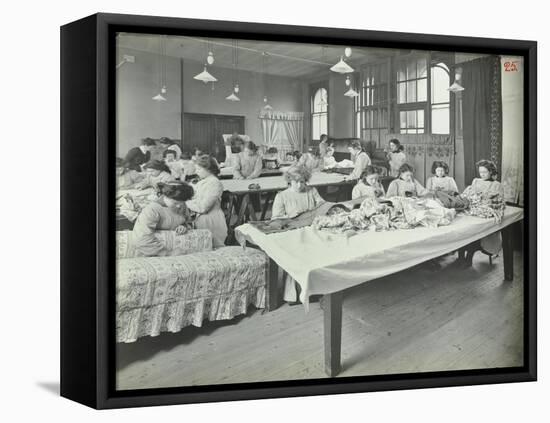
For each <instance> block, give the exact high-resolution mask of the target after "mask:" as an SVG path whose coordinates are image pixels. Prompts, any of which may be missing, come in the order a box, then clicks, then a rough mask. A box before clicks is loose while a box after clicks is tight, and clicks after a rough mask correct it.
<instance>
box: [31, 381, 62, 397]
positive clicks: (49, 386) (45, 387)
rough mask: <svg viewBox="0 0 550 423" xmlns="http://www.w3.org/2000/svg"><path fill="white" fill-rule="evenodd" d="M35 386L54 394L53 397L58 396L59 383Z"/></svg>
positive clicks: (41, 383) (38, 383)
mask: <svg viewBox="0 0 550 423" xmlns="http://www.w3.org/2000/svg"><path fill="white" fill-rule="evenodd" d="M36 386H38V387H40V388H42V389H43V390H44V391H47V392H49V393H50V394H54V395H55V396H59V395H60V388H59V382H37V383H36Z"/></svg>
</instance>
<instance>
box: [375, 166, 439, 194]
mask: <svg viewBox="0 0 550 423" xmlns="http://www.w3.org/2000/svg"><path fill="white" fill-rule="evenodd" d="M428 194H430V191H428V190H427V189H426V188H424V187H423V186H422V184H421V183H420V182H418V181H417V180H416V179H415V178H414V169H413V168H412V166H410V165H408V164H407V163H405V164H404V165H402V166H401V167H400V168H399V178H398V179H394V180H393V181H391V183H390V186H389V187H388V192H387V193H386V197H387V198H390V197H424V196H426V195H428Z"/></svg>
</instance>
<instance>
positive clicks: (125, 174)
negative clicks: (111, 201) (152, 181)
mask: <svg viewBox="0 0 550 423" xmlns="http://www.w3.org/2000/svg"><path fill="white" fill-rule="evenodd" d="M116 177H117V180H116V182H117V189H126V188H131V187H132V186H133V185H134V184H136V183H137V182H139V181H141V179H143V175H142V174H141V173H140V172H136V171H135V170H133V169H128V168H127V167H125V166H124V160H123V159H121V158H118V157H117V159H116Z"/></svg>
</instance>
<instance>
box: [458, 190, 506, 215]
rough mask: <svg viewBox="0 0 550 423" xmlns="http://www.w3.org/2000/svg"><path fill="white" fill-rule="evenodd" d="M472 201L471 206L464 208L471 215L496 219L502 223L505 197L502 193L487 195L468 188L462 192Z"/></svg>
mask: <svg viewBox="0 0 550 423" xmlns="http://www.w3.org/2000/svg"><path fill="white" fill-rule="evenodd" d="M462 196H463V197H464V198H466V199H467V200H468V201H469V202H470V206H469V207H468V208H467V209H466V210H464V213H465V214H467V215H469V216H478V217H483V218H486V219H491V218H492V219H495V222H497V223H500V221H501V220H502V216H503V215H504V208H505V203H504V198H502V196H501V195H500V194H491V195H485V194H480V193H476V192H474V191H473V190H468V189H466V190H465V191H464V193H463V194H462Z"/></svg>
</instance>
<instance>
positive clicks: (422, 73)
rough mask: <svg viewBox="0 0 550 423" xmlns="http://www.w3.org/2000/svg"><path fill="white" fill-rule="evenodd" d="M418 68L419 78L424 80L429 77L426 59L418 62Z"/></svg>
mask: <svg viewBox="0 0 550 423" xmlns="http://www.w3.org/2000/svg"><path fill="white" fill-rule="evenodd" d="M417 66H418V77H419V78H424V77H427V76H428V72H427V70H426V59H419V60H418V62H417Z"/></svg>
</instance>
